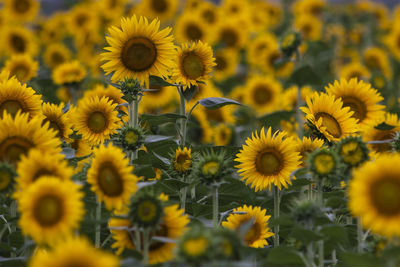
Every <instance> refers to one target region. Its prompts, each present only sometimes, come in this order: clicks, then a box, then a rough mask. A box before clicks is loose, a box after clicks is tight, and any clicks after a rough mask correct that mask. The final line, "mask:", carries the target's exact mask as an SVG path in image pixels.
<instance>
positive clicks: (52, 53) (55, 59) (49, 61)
mask: <svg viewBox="0 0 400 267" xmlns="http://www.w3.org/2000/svg"><path fill="white" fill-rule="evenodd" d="M70 59H71V51H70V50H69V49H68V48H67V47H66V46H65V45H64V44H62V43H52V44H49V45H48V46H46V50H45V51H44V54H43V60H44V63H46V65H47V66H48V67H50V68H55V67H57V66H58V65H61V64H63V63H66V62H68V61H69V60H70Z"/></svg>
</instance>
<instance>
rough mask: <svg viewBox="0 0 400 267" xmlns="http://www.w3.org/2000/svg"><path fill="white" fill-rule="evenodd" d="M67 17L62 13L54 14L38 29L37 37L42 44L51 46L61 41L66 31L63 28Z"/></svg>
mask: <svg viewBox="0 0 400 267" xmlns="http://www.w3.org/2000/svg"><path fill="white" fill-rule="evenodd" d="M66 20H67V16H66V15H65V14H64V13H60V12H58V13H54V15H52V16H51V17H50V18H48V19H47V20H46V21H45V22H44V23H43V24H42V25H41V28H40V32H39V34H40V35H39V36H40V41H41V42H42V43H43V44H46V45H51V44H54V43H58V42H60V41H62V39H63V38H64V37H65V35H66V33H67V30H66V27H65V24H66Z"/></svg>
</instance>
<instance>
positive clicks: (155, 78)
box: [149, 75, 174, 87]
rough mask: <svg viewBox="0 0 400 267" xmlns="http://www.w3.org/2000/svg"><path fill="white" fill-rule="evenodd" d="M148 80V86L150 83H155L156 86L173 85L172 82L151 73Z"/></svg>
mask: <svg viewBox="0 0 400 267" xmlns="http://www.w3.org/2000/svg"><path fill="white" fill-rule="evenodd" d="M149 81H150V87H151V86H152V85H156V86H174V85H173V84H171V83H169V82H167V81H165V80H164V79H163V78H160V77H158V76H153V75H151V76H150V79H149Z"/></svg>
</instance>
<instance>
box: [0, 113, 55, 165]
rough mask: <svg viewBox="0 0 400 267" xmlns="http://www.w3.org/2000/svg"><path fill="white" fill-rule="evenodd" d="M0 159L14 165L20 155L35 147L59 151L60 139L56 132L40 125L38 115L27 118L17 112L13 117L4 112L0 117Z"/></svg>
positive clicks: (53, 151) (25, 115)
mask: <svg viewBox="0 0 400 267" xmlns="http://www.w3.org/2000/svg"><path fill="white" fill-rule="evenodd" d="M0 129H2V130H1V131H0V161H8V162H10V163H12V164H14V165H16V163H17V162H18V161H19V160H20V158H21V156H22V155H26V154H27V153H28V152H29V151H30V150H31V149H33V148H37V149H39V150H41V151H46V152H48V153H60V152H61V141H60V139H58V138H56V132H55V131H53V130H51V129H49V127H48V124H45V125H42V119H41V118H40V117H38V116H36V117H34V118H32V119H31V120H29V115H28V114H26V113H24V114H21V113H20V112H17V114H16V115H15V117H12V116H11V115H9V114H7V113H4V114H3V117H2V118H1V119H0Z"/></svg>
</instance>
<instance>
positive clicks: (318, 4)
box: [293, 0, 326, 17]
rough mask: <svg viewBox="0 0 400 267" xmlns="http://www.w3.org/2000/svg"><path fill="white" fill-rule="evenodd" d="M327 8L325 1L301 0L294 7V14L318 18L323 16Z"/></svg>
mask: <svg viewBox="0 0 400 267" xmlns="http://www.w3.org/2000/svg"><path fill="white" fill-rule="evenodd" d="M325 6H326V2H325V1H324V0H300V1H296V3H295V4H294V5H293V12H294V13H295V14H299V15H301V14H303V15H304V14H306V15H310V16H315V17H318V16H320V15H321V14H322V12H323V10H324V8H325Z"/></svg>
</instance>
